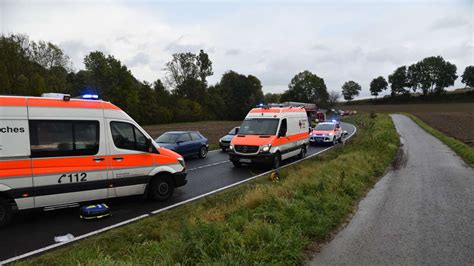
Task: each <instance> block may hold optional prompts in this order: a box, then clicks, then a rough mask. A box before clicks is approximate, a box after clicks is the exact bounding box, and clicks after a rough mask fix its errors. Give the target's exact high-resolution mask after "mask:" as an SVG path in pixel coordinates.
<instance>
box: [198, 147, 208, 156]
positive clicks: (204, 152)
mask: <svg viewBox="0 0 474 266" xmlns="http://www.w3.org/2000/svg"><path fill="white" fill-rule="evenodd" d="M206 156H207V147H206V146H202V147H201V149H200V150H199V158H201V159H204V158H206Z"/></svg>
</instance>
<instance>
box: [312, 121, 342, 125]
mask: <svg viewBox="0 0 474 266" xmlns="http://www.w3.org/2000/svg"><path fill="white" fill-rule="evenodd" d="M321 124H326V125H335V124H339V122H332V121H328V122H320V123H318V125H321ZM316 126H317V125H316Z"/></svg>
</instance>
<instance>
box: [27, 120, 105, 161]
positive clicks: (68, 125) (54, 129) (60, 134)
mask: <svg viewBox="0 0 474 266" xmlns="http://www.w3.org/2000/svg"><path fill="white" fill-rule="evenodd" d="M30 145H31V146H30V148H31V157H33V158H38V157H57V156H81V155H94V154H97V152H98V151H99V122H98V121H64V120H57V121H56V120H31V121H30Z"/></svg>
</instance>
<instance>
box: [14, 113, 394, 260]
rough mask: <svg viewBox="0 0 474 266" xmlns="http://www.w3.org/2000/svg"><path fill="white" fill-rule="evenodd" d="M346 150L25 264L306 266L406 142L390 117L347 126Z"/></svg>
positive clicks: (365, 119)
mask: <svg viewBox="0 0 474 266" xmlns="http://www.w3.org/2000/svg"><path fill="white" fill-rule="evenodd" d="M347 121H348V122H350V123H353V124H354V125H356V126H357V127H358V134H357V136H356V137H354V138H353V139H352V140H351V141H350V142H351V143H350V144H348V145H346V146H345V147H342V146H340V147H336V148H334V149H332V150H330V151H328V152H326V153H325V154H324V155H323V156H319V157H313V158H311V159H308V160H306V161H304V162H302V163H299V164H296V165H292V166H290V167H287V168H284V169H281V170H280V176H281V179H280V181H279V182H271V181H269V179H268V177H262V178H258V179H256V180H254V181H251V182H249V183H245V184H243V185H241V186H238V187H235V188H232V189H229V190H226V191H224V192H222V193H219V194H216V195H214V196H210V197H207V198H204V199H201V200H199V201H196V202H193V203H190V204H187V205H184V206H181V207H178V208H176V209H172V210H169V211H166V212H164V213H161V214H159V215H156V216H152V217H150V218H146V219H143V220H140V221H139V222H136V223H134V224H131V225H128V226H125V227H121V228H118V229H114V230H111V231H109V232H106V233H104V234H101V235H99V236H95V237H91V238H89V239H85V240H83V241H80V242H78V243H75V244H72V245H69V246H66V247H64V248H61V249H58V250H55V251H53V252H51V253H47V254H45V255H42V256H40V257H36V258H32V259H29V260H27V261H23V262H20V263H19V264H25V265H38V264H59V265H64V264H94V265H96V264H97V265H99V264H100V265H102V264H123V265H132V264H140V265H142V264H198V263H202V264H211V263H218V264H246V265H247V264H301V263H302V262H304V260H305V259H306V255H305V251H306V250H307V248H308V246H309V245H310V244H312V243H314V242H323V241H324V240H325V239H327V237H328V236H329V235H330V233H331V231H333V230H334V229H336V228H337V227H338V226H339V225H340V224H341V223H342V222H343V221H344V220H345V219H346V217H347V215H348V214H349V213H351V212H352V210H353V208H354V206H355V203H356V202H357V201H358V200H359V199H360V198H361V197H363V196H364V195H365V193H366V192H367V190H368V189H369V188H371V187H372V186H373V185H374V183H375V182H376V181H377V179H378V177H379V176H381V175H382V174H383V173H384V171H385V169H386V167H387V166H388V165H389V164H390V163H391V162H392V160H393V158H394V157H395V154H396V152H397V149H398V145H399V138H398V135H397V133H396V130H395V127H394V125H393V123H392V120H391V119H390V118H389V117H388V115H377V116H376V117H375V118H370V117H369V116H367V115H360V116H357V117H351V118H349V120H347Z"/></svg>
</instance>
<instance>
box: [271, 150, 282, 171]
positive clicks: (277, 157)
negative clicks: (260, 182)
mask: <svg viewBox="0 0 474 266" xmlns="http://www.w3.org/2000/svg"><path fill="white" fill-rule="evenodd" d="M280 165H281V155H280V153H279V152H277V153H276V154H275V157H273V162H272V168H273V169H278V168H280Z"/></svg>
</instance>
